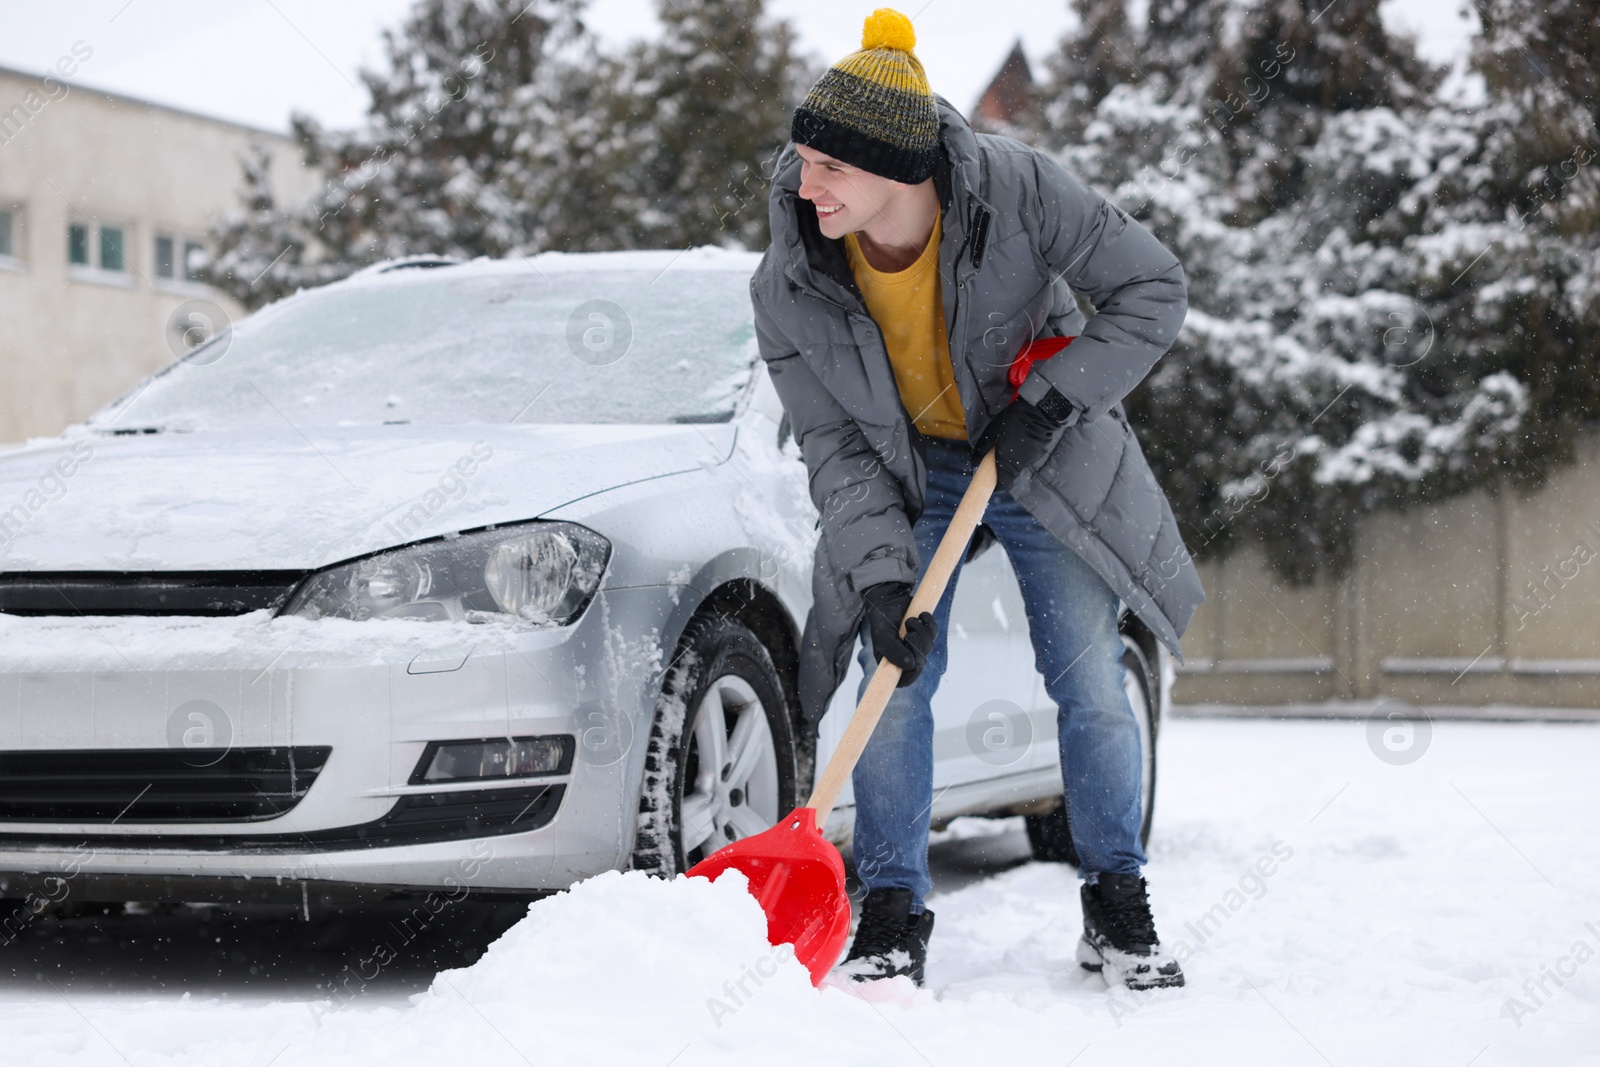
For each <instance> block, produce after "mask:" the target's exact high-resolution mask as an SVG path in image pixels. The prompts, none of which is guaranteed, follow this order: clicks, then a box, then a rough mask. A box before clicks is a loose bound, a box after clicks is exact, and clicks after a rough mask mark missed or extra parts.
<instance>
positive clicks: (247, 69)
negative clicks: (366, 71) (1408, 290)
mask: <svg viewBox="0 0 1600 1067" xmlns="http://www.w3.org/2000/svg"><path fill="white" fill-rule="evenodd" d="M881 2H882V0H878V3H881ZM1155 2H1158V3H1159V2H1160V0H1155ZM411 3H412V0H69V2H64V3H63V2H51V3H40V2H39V0H0V65H4V66H9V67H17V68H21V69H24V70H31V71H38V72H43V71H45V70H46V69H48V68H49V67H51V66H52V65H54V63H55V62H56V59H57V58H58V57H60V56H62V55H65V54H67V53H68V51H69V50H70V49H71V48H72V46H73V44H74V43H76V42H79V41H81V42H83V43H84V44H85V45H87V46H88V47H89V48H92V49H93V52H94V54H93V56H92V58H91V59H89V61H88V62H86V63H84V64H83V66H82V69H81V72H80V73H79V74H78V76H77V80H78V81H79V83H80V84H83V85H86V86H94V87H97V88H103V89H111V90H114V91H116V92H122V93H127V94H130V95H133V96H138V97H143V98H146V99H149V100H157V101H160V102H162V103H166V104H173V105H176V106H178V107H183V108H188V109H190V110H193V111H200V112H203V113H206V114H210V115H217V116H220V117H222V118H229V119H234V120H237V121H240V122H246V123H250V124H252V125H255V126H262V127H265V128H268V129H275V130H283V129H287V120H288V116H289V112H290V111H291V110H301V111H307V112H310V113H311V114H312V115H315V116H316V117H317V118H319V119H321V120H322V121H323V122H325V123H327V124H329V125H335V126H348V125H353V124H355V123H356V122H357V121H358V120H359V119H360V117H361V115H362V112H363V109H364V107H365V104H366V94H365V93H364V92H363V91H362V90H361V89H360V87H359V86H360V81H359V80H358V78H357V77H356V73H357V71H359V70H360V69H361V67H362V66H363V65H364V64H365V65H376V64H377V63H378V62H379V60H380V59H381V57H382V52H381V42H380V40H379V32H380V30H381V29H383V28H384V27H386V26H393V25H395V24H396V23H398V22H399V21H400V19H401V17H402V16H403V15H404V13H405V11H406V9H407V8H408V7H410V6H411ZM878 3H874V2H871V0H864V2H855V0H769V3H768V10H769V11H771V12H772V13H773V14H775V15H778V16H781V17H784V18H788V19H789V20H790V21H791V22H792V23H793V24H794V25H795V27H796V28H797V30H798V31H799V34H800V39H801V43H802V46H803V47H805V48H808V49H810V50H812V51H814V52H815V53H816V54H817V55H818V56H819V57H821V58H823V59H824V60H825V61H827V62H833V61H834V60H836V59H838V58H839V57H840V56H842V55H844V54H845V53H847V52H849V51H851V50H852V49H854V48H856V47H859V44H860V34H861V22H862V19H863V18H864V17H865V16H866V15H867V13H868V12H870V11H871V10H872V9H873V8H874V7H876V6H878ZM919 5H920V10H919ZM655 6H656V5H655V0H592V3H591V6H590V9H589V15H588V21H589V24H590V25H591V26H592V27H593V28H594V29H595V30H596V31H597V32H598V33H599V34H600V35H601V36H602V37H604V38H606V39H609V40H611V41H617V42H620V41H625V40H628V39H630V38H636V37H643V36H651V35H653V34H654V33H655V29H656V23H655V17H654V14H653V12H654V10H655ZM1463 6H1464V0H1389V3H1388V4H1386V5H1385V8H1384V12H1385V17H1386V18H1388V19H1389V20H1390V21H1391V22H1392V24H1393V25H1394V26H1396V27H1397V28H1404V29H1408V30H1410V31H1411V32H1413V33H1415V34H1416V35H1417V36H1418V38H1419V39H1420V41H1421V44H1422V50H1423V53H1424V54H1425V55H1427V56H1428V57H1429V58H1432V59H1435V60H1448V59H1449V58H1451V57H1454V56H1458V55H1460V54H1461V53H1462V51H1463V50H1464V48H1465V45H1466V42H1467V40H1468V38H1469V36H1470V34H1471V33H1473V32H1475V29H1476V25H1477V24H1476V22H1475V21H1474V20H1470V19H1466V18H1463V17H1462V16H1461V14H1460V9H1461V8H1462V7H1463ZM902 10H904V11H906V13H907V14H912V15H913V17H914V20H915V22H916V29H917V38H918V40H917V54H918V56H919V57H920V58H921V59H922V62H923V64H924V66H926V68H927V70H928V76H929V78H930V80H931V81H932V83H933V87H934V89H935V90H936V91H937V92H940V93H942V94H943V95H945V96H946V97H948V98H949V99H950V102H951V103H953V104H955V105H956V106H957V107H959V108H962V109H969V108H970V107H971V106H972V104H973V101H974V100H975V98H976V97H977V95H978V93H979V92H980V91H981V90H982V89H983V86H984V85H985V84H987V82H988V80H989V78H990V77H991V76H993V74H994V71H995V69H996V68H997V67H998V66H999V64H1000V61H1001V60H1002V59H1003V58H1004V57H1005V54H1006V53H1007V52H1008V51H1009V50H1010V48H1011V44H1012V42H1013V41H1015V40H1016V39H1017V38H1018V37H1021V38H1022V39H1023V47H1024V48H1025V50H1026V51H1027V53H1028V55H1029V57H1030V58H1031V59H1033V60H1036V61H1037V60H1038V59H1040V58H1042V57H1043V56H1044V55H1045V54H1046V53H1048V52H1049V51H1051V50H1052V48H1053V46H1054V44H1055V42H1056V41H1057V39H1058V38H1059V37H1060V35H1061V33H1062V31H1063V30H1065V29H1066V28H1067V27H1068V26H1069V25H1070V24H1071V21H1072V19H1071V16H1070V15H1069V14H1068V12H1067V4H1066V0H926V3H924V2H923V0H908V2H907V3H906V4H905V5H904V7H903V8H902ZM0 103H7V102H4V101H0Z"/></svg>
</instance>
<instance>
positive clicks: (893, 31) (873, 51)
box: [789, 7, 939, 185]
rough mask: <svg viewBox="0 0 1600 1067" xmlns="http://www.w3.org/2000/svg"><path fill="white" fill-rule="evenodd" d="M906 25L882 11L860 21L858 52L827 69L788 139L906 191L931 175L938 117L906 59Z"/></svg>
mask: <svg viewBox="0 0 1600 1067" xmlns="http://www.w3.org/2000/svg"><path fill="white" fill-rule="evenodd" d="M916 43H917V35H916V33H915V31H913V30H912V28H911V20H910V19H908V18H906V17H905V16H904V15H902V14H900V12H898V11H894V10H892V9H890V8H887V7H880V8H878V10H876V11H874V12H873V13H872V14H871V15H868V16H867V21H866V25H865V26H863V27H862V31H861V51H859V52H852V53H850V54H849V55H847V56H845V57H844V58H843V59H841V60H839V62H837V63H835V64H834V65H833V66H832V67H830V68H829V69H828V71H827V73H825V74H823V76H822V77H821V78H818V79H817V84H815V85H813V86H812V87H811V91H810V92H809V93H807V94H806V98H805V102H804V103H802V104H801V105H800V107H799V108H798V109H796V110H795V113H794V121H793V122H792V123H791V124H790V128H789V135H790V137H792V138H793V139H794V141H795V143H796V144H803V145H805V146H806V147H807V148H814V149H816V150H817V151H818V152H824V153H826V154H828V155H830V156H832V157H833V158H835V159H838V160H842V161H843V162H845V163H848V164H850V165H851V166H853V167H860V168H861V169H862V170H864V171H868V172H869V173H872V174H878V175H881V176H882V177H885V178H890V179H893V180H894V181H897V182H905V183H906V184H907V185H915V184H917V183H918V182H921V181H925V180H927V179H928V178H929V177H931V176H932V175H933V166H934V161H935V160H936V159H937V158H938V153H939V112H938V109H937V107H935V105H934V101H933V90H931V89H929V88H928V76H927V75H926V74H925V73H923V70H922V64H921V62H919V61H918V60H917V57H916V56H914V55H912V54H911V49H912V47H913V46H914V45H915V44H916Z"/></svg>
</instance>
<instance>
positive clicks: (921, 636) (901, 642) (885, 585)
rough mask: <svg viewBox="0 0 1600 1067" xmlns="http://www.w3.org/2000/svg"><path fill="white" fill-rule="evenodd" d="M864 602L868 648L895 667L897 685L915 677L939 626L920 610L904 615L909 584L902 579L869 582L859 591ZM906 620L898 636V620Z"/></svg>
mask: <svg viewBox="0 0 1600 1067" xmlns="http://www.w3.org/2000/svg"><path fill="white" fill-rule="evenodd" d="M861 599H862V600H865V601H866V602H867V625H868V626H869V627H871V630H870V633H871V634H872V651H873V653H874V654H875V655H876V656H877V657H878V658H879V659H886V660H888V661H889V662H890V663H893V664H894V665H895V666H896V667H899V668H900V670H901V671H902V673H901V675H900V685H899V687H900V688H904V687H906V686H908V685H910V684H911V683H912V682H914V681H916V680H917V676H918V675H920V674H921V673H922V668H923V667H925V666H927V664H928V653H929V652H931V651H933V639H934V638H935V637H936V636H938V633H939V627H938V624H936V623H935V622H934V621H933V615H932V614H931V613H930V612H926V611H924V612H923V613H922V614H921V615H915V616H913V617H911V618H909V619H905V616H906V609H907V608H909V607H910V606H911V586H909V585H907V584H906V583H905V582H879V583H878V584H877V585H869V586H867V588H866V589H865V590H863V591H862V593H861ZM901 619H905V621H906V635H905V636H904V637H901V636H900V620H901Z"/></svg>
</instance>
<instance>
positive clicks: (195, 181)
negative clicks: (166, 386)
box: [0, 69, 317, 442]
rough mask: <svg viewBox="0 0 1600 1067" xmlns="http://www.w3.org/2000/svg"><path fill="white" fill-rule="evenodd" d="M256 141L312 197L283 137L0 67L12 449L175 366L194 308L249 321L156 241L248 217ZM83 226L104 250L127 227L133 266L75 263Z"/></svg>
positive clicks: (1, 436) (0, 344) (1, 351)
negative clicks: (178, 327) (243, 190)
mask: <svg viewBox="0 0 1600 1067" xmlns="http://www.w3.org/2000/svg"><path fill="white" fill-rule="evenodd" d="M252 142H257V143H262V144H265V145H266V146H267V147H268V148H269V150H271V151H272V153H273V164H274V173H273V180H274V188H275V190H276V191H277V192H278V194H279V195H280V196H281V197H284V198H291V197H292V198H303V197H305V196H308V195H309V194H310V193H311V192H312V190H313V188H314V183H315V181H316V180H317V179H316V177H315V175H313V174H309V173H307V172H305V171H303V170H302V169H301V167H300V165H299V159H300V157H299V153H298V151H297V150H296V149H295V147H294V145H293V143H292V142H290V141H289V140H288V139H287V138H285V137H282V136H279V135H277V134H273V133H268V132H264V131H259V130H252V129H250V128H248V127H244V126H239V125H235V124H233V123H228V122H221V121H218V120H216V119H209V118H204V117H201V116H198V115H192V114H188V113H186V112H182V111H177V110H174V109H171V108H165V107H161V106H158V105H154V104H149V103H144V102H141V101H137V100H132V99H128V98H126V97H120V96H115V95H111V94H107V93H102V92H98V91H95V90H91V89H86V88H81V87H79V86H78V85H76V84H75V83H74V81H73V80H72V79H71V78H62V77H53V78H52V79H51V80H50V81H49V82H45V81H44V80H42V79H40V78H36V77H33V76H31V75H27V74H23V73H19V72H15V71H8V70H5V69H0V210H9V211H11V212H12V215H13V219H14V232H13V253H14V254H13V255H12V256H10V257H0V442H6V441H21V440H23V439H25V438H27V437H31V436H39V435H48V434H54V433H57V432H59V431H60V430H61V429H62V427H64V426H66V425H68V424H69V423H73V422H77V421H80V420H82V419H83V418H84V417H85V416H87V415H89V414H90V413H91V412H93V411H94V410H95V409H97V408H99V407H100V406H102V405H103V404H106V403H107V402H109V401H111V400H114V399H116V398H117V397H118V396H120V395H122V394H123V393H124V392H126V391H127V390H128V389H130V388H131V387H132V386H133V385H134V384H136V383H137V382H138V381H139V380H140V379H141V378H143V377H145V376H146V375H148V374H149V373H151V372H152V371H155V370H157V369H159V368H160V367H162V366H164V365H166V364H167V363H170V362H171V361H172V359H173V356H174V351H173V348H172V347H171V346H172V344H174V343H177V341H176V337H175V335H174V333H173V332H172V331H171V330H169V327H168V321H169V319H170V318H171V316H172V315H173V313H174V311H176V310H177V309H178V308H179V306H180V305H181V304H183V303H184V302H185V301H188V300H194V299H203V300H209V301H212V302H213V303H215V304H217V305H220V306H221V307H222V308H223V310H224V311H225V312H226V313H227V314H228V315H229V316H235V317H236V316H238V315H239V314H240V313H241V309H240V308H239V307H238V305H236V304H234V303H233V302H232V301H231V300H229V299H227V298H226V297H223V296H222V295H221V294H219V293H217V292H215V291H214V290H211V289H210V288H208V287H205V286H202V285H198V284H196V283H193V282H186V281H183V280H181V266H180V270H179V272H178V273H179V275H180V276H179V278H176V279H173V280H166V279H162V278H159V277H157V274H156V269H155V247H156V238H157V236H158V235H168V236H171V237H173V238H175V239H176V240H177V241H178V242H179V245H180V248H181V244H182V242H183V241H184V239H189V240H202V241H203V240H204V239H205V237H206V235H207V233H208V231H209V229H210V226H211V224H212V222H213V220H214V219H215V218H216V217H217V216H218V215H219V214H220V213H222V212H223V211H225V210H229V209H233V208H235V207H236V206H237V203H238V195H239V189H240V186H241V177H240V168H239V159H240V157H241V155H242V154H243V153H244V152H245V150H246V149H247V147H248V146H249V145H250V144H251V143H252ZM71 223H80V224H83V225H85V226H87V227H88V229H89V235H90V243H91V245H96V244H98V242H97V240H96V239H95V236H94V235H95V229H96V228H97V227H99V226H101V225H106V226H117V227H120V228H121V229H122V231H123V234H124V237H123V242H122V243H123V246H124V253H125V258H126V263H127V266H126V269H125V270H122V271H120V272H117V271H103V270H97V269H94V268H93V266H91V267H89V268H83V267H70V266H69V264H68V253H67V231H68V226H69V224H71ZM96 251H97V249H96ZM92 258H93V257H92V256H91V259H92ZM180 258H181V252H180Z"/></svg>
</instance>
